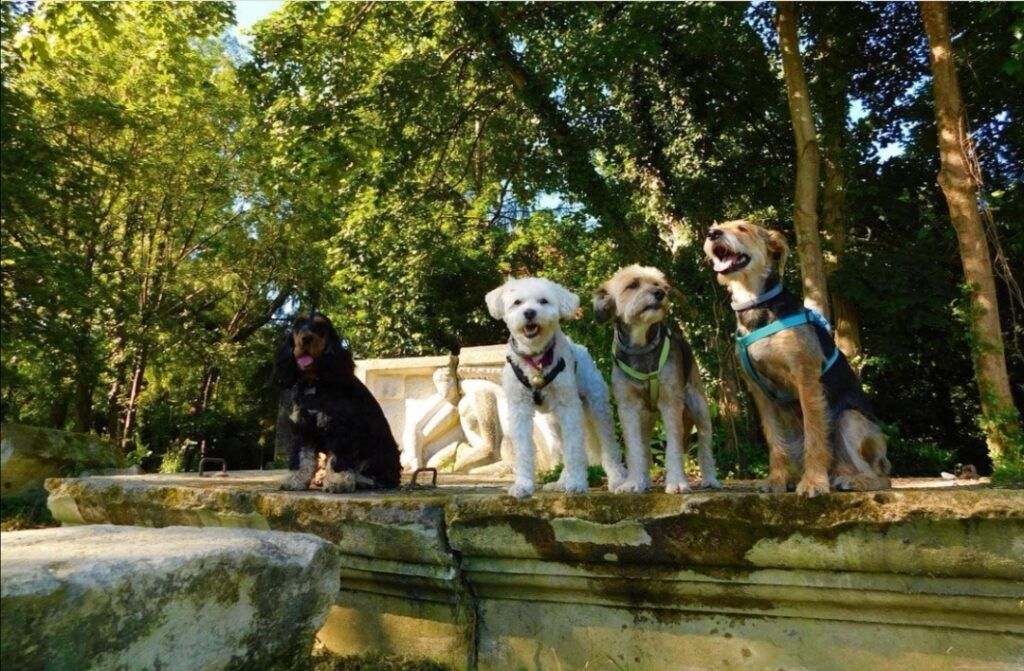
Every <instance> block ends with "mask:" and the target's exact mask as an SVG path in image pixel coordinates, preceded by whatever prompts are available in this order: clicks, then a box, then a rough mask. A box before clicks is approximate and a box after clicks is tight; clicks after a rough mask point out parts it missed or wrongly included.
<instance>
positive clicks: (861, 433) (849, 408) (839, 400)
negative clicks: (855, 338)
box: [704, 221, 889, 497]
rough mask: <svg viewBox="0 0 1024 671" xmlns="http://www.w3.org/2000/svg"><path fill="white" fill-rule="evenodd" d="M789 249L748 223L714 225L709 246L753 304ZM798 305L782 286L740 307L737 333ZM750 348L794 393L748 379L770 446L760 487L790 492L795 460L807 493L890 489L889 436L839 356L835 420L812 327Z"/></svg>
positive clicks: (758, 363)
mask: <svg viewBox="0 0 1024 671" xmlns="http://www.w3.org/2000/svg"><path fill="white" fill-rule="evenodd" d="M788 251H789V249H788V246H787V244H786V239H785V237H784V236H783V235H782V234H781V233H779V232H777V231H769V230H766V229H763V228H761V227H759V226H756V225H754V224H752V223H750V222H748V221H730V222H726V223H723V224H716V225H715V226H713V227H712V228H711V232H710V233H709V235H708V239H707V240H706V241H705V243H704V252H705V254H706V255H707V256H708V258H709V259H711V260H712V261H713V262H714V263H715V266H716V273H717V279H718V282H719V284H722V285H724V286H726V287H727V288H728V289H729V292H730V293H731V294H732V298H733V302H734V303H743V302H746V301H751V300H753V299H755V298H756V297H758V296H759V295H761V294H762V293H764V291H765V290H766V289H767V288H769V287H770V286H772V285H773V284H774V283H775V282H778V281H779V277H780V276H781V274H782V269H783V266H784V264H785V261H786V256H787V254H788ZM800 309H802V308H801V306H800V304H799V301H798V299H796V297H795V296H793V295H792V294H790V293H788V292H786V291H783V293H782V294H780V296H779V297H778V298H776V299H772V300H771V301H769V302H766V303H764V304H763V305H759V306H757V307H754V308H750V309H743V310H739V311H737V322H738V328H739V332H740V333H741V334H742V335H746V334H747V333H750V332H751V331H754V330H756V329H758V328H760V327H762V326H765V325H766V324H768V323H770V322H772V321H775V320H776V319H778V318H779V317H780V316H785V315H788V314H793V313H795V312H797V311H799V310H800ZM748 353H749V356H750V359H751V361H752V364H753V366H754V368H755V370H756V371H757V373H758V375H760V376H761V377H762V378H764V379H765V380H767V381H768V382H769V383H770V384H771V385H772V386H773V387H775V388H777V389H786V390H790V391H792V392H793V394H794V396H795V397H796V400H795V402H793V403H789V404H785V403H777V402H776V401H775V400H774V399H772V398H770V397H769V396H768V395H767V394H765V392H764V391H763V390H762V389H761V387H759V386H758V385H757V384H755V383H753V382H752V381H750V380H748V386H749V387H750V391H751V394H752V395H753V397H754V403H755V404H756V405H757V410H758V413H759V415H760V416H761V426H762V428H763V430H764V435H765V439H766V440H767V442H768V445H769V450H770V453H769V475H768V479H767V480H766V481H765V483H764V484H763V485H762V489H764V490H765V491H770V492H784V491H786V487H787V466H788V464H789V463H790V462H792V463H794V464H796V465H797V466H802V477H801V478H800V480H799V482H798V484H797V486H796V491H797V493H799V494H801V495H804V496H808V497H813V496H817V495H819V494H825V493H828V492H829V489H830V485H831V487H834V488H836V489H854V490H874V489H883V488H886V487H888V486H889V477H888V474H889V461H888V459H887V458H886V444H885V436H884V434H883V433H882V431H881V429H880V427H879V426H878V423H877V422H876V421H874V417H873V415H872V413H871V410H870V403H869V402H868V401H867V398H866V397H865V396H864V394H863V391H862V390H861V389H860V383H859V381H858V380H856V377H855V375H854V373H853V372H852V370H851V369H850V368H849V363H848V362H847V361H846V359H845V357H843V356H842V355H841V354H840V358H839V360H837V362H836V365H835V366H834V368H835V375H836V376H838V377H836V378H835V379H837V380H838V381H839V383H841V385H842V387H841V389H840V391H838V392H835V391H833V392H832V394H833V396H835V397H836V398H834V399H832V401H831V403H833V404H838V405H837V407H838V410H839V412H838V415H837V416H836V417H835V418H834V420H833V419H831V415H832V414H835V413H834V409H833V408H832V407H831V406H830V399H829V390H828V388H827V386H826V384H825V383H823V381H822V380H823V376H822V365H823V362H824V361H825V352H824V351H823V346H822V341H821V340H820V338H819V335H818V333H817V332H816V330H815V328H814V327H812V326H810V325H803V326H798V327H794V328H789V329H785V330H783V331H779V332H777V333H775V334H774V335H771V336H769V337H767V338H763V339H761V340H758V341H756V342H754V343H753V344H751V345H750V348H749V350H748Z"/></svg>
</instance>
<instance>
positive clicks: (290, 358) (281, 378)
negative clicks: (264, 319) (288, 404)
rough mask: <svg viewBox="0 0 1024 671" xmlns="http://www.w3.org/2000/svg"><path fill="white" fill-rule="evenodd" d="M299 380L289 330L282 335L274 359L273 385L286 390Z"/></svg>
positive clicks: (293, 346)
mask: <svg viewBox="0 0 1024 671" xmlns="http://www.w3.org/2000/svg"><path fill="white" fill-rule="evenodd" d="M298 378H299V365H298V364H297V363H295V340H294V337H293V333H292V330H291V328H289V329H288V331H287V332H286V333H285V334H284V340H283V341H282V342H281V345H280V346H279V347H278V348H277V355H276V356H275V357H274V373H273V379H274V383H275V384H277V386H279V387H283V388H285V389H287V388H288V387H291V386H292V385H293V384H295V381H296V380H297V379H298Z"/></svg>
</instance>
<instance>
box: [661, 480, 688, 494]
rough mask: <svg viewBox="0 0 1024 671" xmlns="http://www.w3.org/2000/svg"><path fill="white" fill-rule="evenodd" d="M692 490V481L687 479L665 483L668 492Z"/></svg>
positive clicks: (683, 492) (679, 492) (686, 492)
mask: <svg viewBox="0 0 1024 671" xmlns="http://www.w3.org/2000/svg"><path fill="white" fill-rule="evenodd" d="M690 491H691V490H690V483H688V482H687V481H686V480H683V481H681V482H668V483H665V493H666V494H689V493H690Z"/></svg>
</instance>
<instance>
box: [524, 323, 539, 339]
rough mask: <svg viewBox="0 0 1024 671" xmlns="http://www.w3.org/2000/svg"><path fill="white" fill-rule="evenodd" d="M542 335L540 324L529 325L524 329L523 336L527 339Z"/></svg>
mask: <svg viewBox="0 0 1024 671" xmlns="http://www.w3.org/2000/svg"><path fill="white" fill-rule="evenodd" d="M539 333H540V324H527V325H526V326H524V327H523V335H524V336H526V337H527V338H535V337H536V336H537V335H538V334H539Z"/></svg>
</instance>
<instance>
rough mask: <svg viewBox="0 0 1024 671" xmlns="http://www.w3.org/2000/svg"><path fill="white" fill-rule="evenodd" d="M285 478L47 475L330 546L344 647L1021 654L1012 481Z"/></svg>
mask: <svg viewBox="0 0 1024 671" xmlns="http://www.w3.org/2000/svg"><path fill="white" fill-rule="evenodd" d="M279 475H280V474H278V473H274V474H271V473H242V474H232V476H231V477H230V478H228V479H227V480H212V479H203V480H199V479H198V478H195V477H194V476H160V477H155V476H142V477H136V478H117V477H111V478H89V479H88V480H62V481H51V482H50V483H48V486H49V488H50V490H51V499H50V506H51V510H52V511H53V512H54V515H55V516H56V517H57V518H58V519H60V520H62V521H64V522H66V523H82V522H99V521H111V522H118V523H123V524H127V523H139V524H147V525H154V526H159V525H162V524H168V523H189V524H197V525H203V524H205V525H226V524H243V523H244V524H248V525H264V524H265V525H266V526H268V527H270V528H274V529H285V530H295V531H312V532H313V533H317V534H319V535H322V536H323V537H325V538H328V539H330V540H332V541H334V542H336V543H337V544H338V546H339V549H340V551H341V552H342V554H343V556H342V560H341V561H342V569H341V591H340V592H339V595H338V598H337V601H336V604H335V607H334V609H332V612H331V615H330V616H329V617H328V620H327V623H326V624H325V626H324V628H323V629H322V630H321V632H320V634H319V637H320V638H321V640H323V641H324V642H325V644H326V645H327V646H328V647H329V648H330V649H332V650H336V651H339V652H344V653H350V652H361V651H365V650H366V649H376V650H380V651H384V652H393V653H398V654H405V655H414V656H425V657H430V658H433V659H436V660H438V661H442V662H444V663H447V664H449V665H452V666H453V667H454V668H479V669H508V668H525V669H549V668H584V667H586V668H590V669H603V668H607V669H617V668H630V669H659V670H660V669H677V668H678V669H689V668H700V669H726V668H750V669H765V668H772V669H775V668H786V669H799V668H804V669H851V670H853V669H861V668H865V667H866V666H870V667H872V668H877V669H882V670H884V669H894V670H898V671H905V669H906V668H929V669H954V668H971V667H972V666H973V667H975V668H985V669H1011V668H1012V669H1016V668H1019V667H1020V665H1021V664H1024V605H1022V604H1024V562H1022V561H1021V557H1024V492H1022V491H1019V490H1016V491H1012V490H992V489H988V488H987V487H985V486H984V485H974V486H962V485H956V484H950V483H944V482H942V481H927V482H925V481H898V482H897V487H896V488H895V489H893V490H890V491H886V492H878V493H841V494H840V493H837V494H833V495H831V496H828V497H823V498H820V499H813V500H805V499H802V498H799V497H797V496H796V495H793V494H785V495H762V494H758V493H755V492H754V491H753V487H752V486H751V483H727V486H726V491H724V492H712V493H707V492H697V493H694V494H692V495H689V496H669V495H665V494H661V493H654V492H652V493H649V494H645V495H642V496H631V497H620V496H614V495H611V494H607V493H605V492H599V491H592V492H591V493H590V494H589V495H588V496H585V497H565V496H561V495H555V494H541V495H539V496H536V497H535V498H533V499H530V500H526V501H518V500H515V499H512V498H510V497H507V496H504V495H503V493H502V489H501V483H500V481H496V480H493V479H487V480H481V479H479V478H475V477H466V476H461V477H460V476H444V475H442V477H441V482H442V485H444V486H442V487H441V488H440V489H438V490H426V491H415V492H392V493H379V492H378V493H358V494H351V495H327V494H320V493H313V492H310V493H301V494H292V493H282V492H278V491H276V489H274V488H275V486H276V479H277V478H278V477H279ZM185 520H187V522H186V521H185ZM389 525H391V527H392V528H390V529H388V528H387V527H388V526H389ZM378 535H379V536H380V538H384V539H387V540H386V541H384V542H381V541H377V540H374V537H375V536H378Z"/></svg>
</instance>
